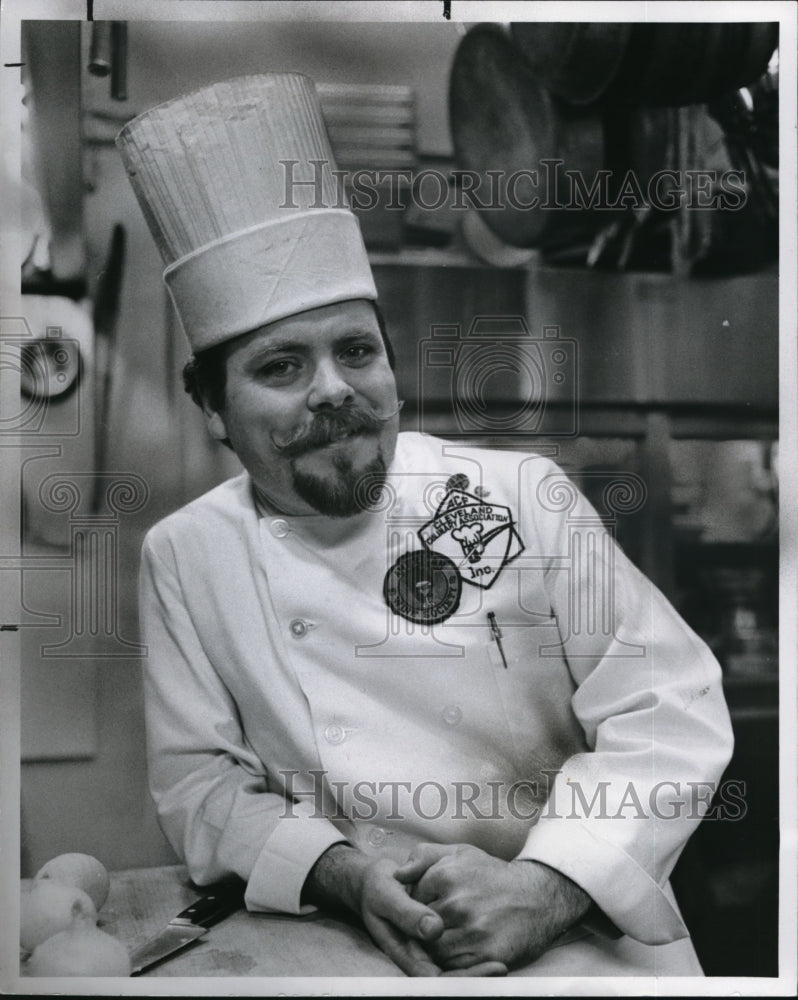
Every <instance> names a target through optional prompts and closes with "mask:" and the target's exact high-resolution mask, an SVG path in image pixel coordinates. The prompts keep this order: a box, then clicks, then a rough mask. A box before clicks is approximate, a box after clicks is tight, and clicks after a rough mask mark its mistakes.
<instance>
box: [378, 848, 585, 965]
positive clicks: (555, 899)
mask: <svg viewBox="0 0 798 1000" xmlns="http://www.w3.org/2000/svg"><path fill="white" fill-rule="evenodd" d="M388 864H390V863H388ZM391 868H392V872H391V873H390V881H391V882H393V883H394V886H395V884H396V882H398V883H400V884H401V885H402V886H404V887H405V889H404V892H406V893H407V894H409V899H408V897H407V895H405V900H406V902H404V903H403V904H402V905H401V906H400V907H399V908H398V910H401V911H402V913H403V914H404V915H406V916H407V917H408V918H409V917H410V915H411V913H412V920H410V919H408V920H405V919H400V920H399V921H397V920H396V918H395V914H397V912H398V910H397V909H396V908H395V904H396V902H397V895H396V890H395V889H391V888H389V887H388V886H387V884H386V881H385V876H386V875H389V873H388V872H387V870H385V869H383V870H382V872H381V877H380V878H373V879H372V880H371V884H369V882H368V880H367V883H366V884H365V885H364V887H363V888H364V894H363V896H362V900H363V904H364V905H363V916H364V920H365V922H366V926H367V927H368V929H369V931H370V932H371V934H372V936H373V937H374V939H375V940H376V941H377V943H378V944H379V945H380V946H381V947H382V948H383V950H384V951H386V952H387V953H388V954H389V955H390V957H391V958H393V960H394V961H395V962H396V963H397V964H398V965H399V967H400V968H401V969H402V970H403V971H404V972H406V973H407V974H408V975H416V976H417V975H422V976H424V975H425V976H430V975H440V974H443V975H460V976H462V975H466V976H487V975H503V974H506V972H507V971H508V969H509V968H512V967H514V966H520V965H524V964H527V963H529V962H531V961H534V959H536V958H537V957H538V956H539V955H541V954H542V953H543V952H544V951H545V950H546V949H547V948H548V947H549V945H550V944H552V942H553V941H554V940H555V939H556V938H557V937H559V935H560V934H562V933H563V932H564V931H565V930H566V929H567V928H568V927H570V926H571V925H572V924H573V923H575V922H576V921H577V920H579V919H580V917H582V916H583V915H584V914H585V913H586V912H587V909H588V908H589V906H590V898H589V897H588V896H587V894H586V893H585V892H584V891H583V890H582V889H580V888H579V886H577V885H576V884H575V883H574V882H572V881H571V880H570V879H568V878H567V877H566V876H564V875H562V874H561V873H560V872H558V871H556V870H554V869H553V868H549V867H548V866H547V865H544V864H540V863H538V862H535V861H509V862H508V861H502V860H500V859H498V858H494V857H492V856H491V855H489V854H487V853H485V852H484V851H482V850H480V849H479V848H477V847H471V846H469V845H442V844H421V845H419V847H418V848H417V849H416V851H415V854H414V856H413V857H412V858H411V859H410V860H409V861H407V862H406V863H405V864H404V865H402V866H400V867H395V866H393V865H391ZM375 874H376V873H375ZM403 895H404V893H403Z"/></svg>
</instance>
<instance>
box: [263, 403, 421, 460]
mask: <svg viewBox="0 0 798 1000" xmlns="http://www.w3.org/2000/svg"><path fill="white" fill-rule="evenodd" d="M403 405H404V403H403V401H402V400H400V401H399V403H398V405H397V407H396V409H395V410H393V412H391V413H387V414H382V413H378V412H377V411H376V410H374V409H373V408H372V407H370V406H364V405H362V404H361V405H358V406H345V407H341V409H339V410H322V411H320V412H319V413H317V414H316V415H315V416H314V418H313V421H312V423H311V424H310V425H309V426H307V427H298V428H297V429H296V430H295V431H294V432H293V433H292V434H290V435H288V436H287V437H284V438H278V437H275V436H274V435H272V444H273V445H274V447H275V448H276V449H277V451H279V452H280V454H281V455H284V456H285V457H286V458H297V457H298V456H299V455H303V454H304V453H305V452H307V451H313V449H314V448H323V447H324V446H325V445H328V444H333V443H334V442H335V441H342V440H343V439H344V438H347V437H350V436H351V435H353V434H373V435H376V434H379V432H380V431H381V430H382V426H383V424H385V423H387V422H388V421H389V420H391V419H393V417H395V416H396V414H397V413H398V412H399V411H400V410H401V408H402V406H403Z"/></svg>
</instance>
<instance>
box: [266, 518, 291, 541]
mask: <svg viewBox="0 0 798 1000" xmlns="http://www.w3.org/2000/svg"><path fill="white" fill-rule="evenodd" d="M269 529H270V530H271V533H272V534H273V535H274V537H275V538H285V536H286V535H287V534H288V532H289V531H290V530H291V529H290V528H289V527H288V522H287V521H284V520H283V519H282V518H281V517H278V518H275V520H274V521H272V523H271V524H270V525H269Z"/></svg>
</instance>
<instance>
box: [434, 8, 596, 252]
mask: <svg viewBox="0 0 798 1000" xmlns="http://www.w3.org/2000/svg"><path fill="white" fill-rule="evenodd" d="M449 118H450V124H451V130H452V138H453V142H454V150H455V160H456V163H457V166H458V167H459V168H460V169H462V170H465V171H469V172H473V173H474V174H475V175H476V176H477V178H478V180H479V185H478V187H477V188H476V190H475V191H474V194H475V196H476V197H477V198H479V201H480V204H479V205H477V206H476V207H479V209H480V212H481V214H482V217H483V220H484V221H485V223H486V224H487V225H488V226H489V227H490V228H491V229H492V230H493V231H494V232H495V233H496V235H497V236H499V237H500V238H501V239H502V240H503V241H504V242H505V243H509V244H511V245H513V246H518V247H531V246H542V245H544V244H545V243H546V242H547V241H548V240H550V239H554V240H556V241H557V242H560V241H562V240H563V239H564V238H566V235H565V234H566V233H567V232H569V231H571V230H579V229H582V230H584V229H585V227H593V228H595V226H596V225H597V223H596V221H595V220H594V219H593V218H592V213H591V212H587V211H584V212H580V211H573V210H569V209H568V208H567V207H566V206H567V205H568V202H569V197H570V191H569V186H568V177H567V176H566V174H565V172H566V171H571V172H577V173H578V174H579V176H580V179H581V180H582V181H583V182H584V183H585V184H587V185H588V186H590V185H591V184H592V183H593V181H594V179H595V177H596V173H597V171H599V170H600V169H601V168H602V167H603V159H604V138H603V131H602V126H601V121H600V119H599V118H598V116H596V115H594V114H585V113H577V112H574V111H573V109H569V108H567V107H566V106H564V105H563V104H562V103H561V102H558V101H556V100H555V99H554V98H553V97H552V96H551V95H550V94H549V93H548V92H547V91H546V90H545V88H544V87H543V86H541V84H540V82H539V81H538V79H537V78H536V76H535V74H534V73H533V72H532V70H531V68H530V66H529V64H528V62H527V60H526V58H525V57H524V55H523V54H522V53H521V52H520V50H519V49H518V48H517V46H516V45H515V44H514V42H513V41H512V39H511V37H510V36H509V34H508V33H507V32H506V31H505V30H504V29H503V28H501V27H499V26H498V25H495V24H480V25H477V26H476V27H474V28H473V29H472V30H471V31H469V32H468V34H467V35H466V36H465V37H464V38H463V39H462V41H461V43H460V45H459V47H458V49H457V52H456V53H455V58H454V64H453V66H452V72H451V78H450V83H449ZM604 221H606V220H604Z"/></svg>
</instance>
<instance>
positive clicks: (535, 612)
mask: <svg viewBox="0 0 798 1000" xmlns="http://www.w3.org/2000/svg"><path fill="white" fill-rule="evenodd" d="M371 499H374V497H372V498H371ZM378 500H379V502H378V504H377V506H376V507H374V508H372V509H370V510H368V511H364V512H363V513H360V514H357V515H355V516H353V517H349V518H343V519H335V518H328V517H324V516H321V515H319V516H315V515H314V516H303V517H287V516H283V515H276V514H269V513H267V512H263V511H261V510H259V509H258V507H257V506H256V503H255V501H254V498H253V494H252V485H251V480H250V479H249V477H248V476H247V475H246V474H242V475H240V476H238V477H236V478H234V479H232V480H229V481H228V482H226V483H224V484H222V485H221V486H219V487H217V488H216V489H214V490H212V491H211V492H210V493H207V494H206V495H205V496H203V497H200V498H199V499H198V500H196V501H194V502H192V503H190V504H188V505H187V506H186V507H184V508H182V509H181V510H179V511H177V512H176V513H174V514H172V515H170V516H169V517H167V518H166V519H164V520H163V521H161V522H160V523H159V524H157V525H156V526H155V527H154V528H153V529H152V530H151V531H150V533H149V534H148V536H147V538H146V541H145V544H144V550H143V562H142V574H141V613H142V622H143V628H144V634H145V640H146V643H147V647H148V654H147V657H146V661H145V662H146V669H145V691H146V712H147V733H148V745H149V769H150V782H151V788H152V792H153V795H154V798H155V800H156V803H157V808H158V815H159V819H160V822H161V825H162V827H163V830H164V831H165V833H166V835H167V837H168V838H169V840H170V842H171V843H172V845H173V846H174V848H175V850H176V851H177V852H178V854H179V855H180V856H181V857H183V858H184V859H185V861H186V863H187V865H188V868H189V871H190V874H191V876H192V878H193V879H194V881H195V882H197V883H199V884H205V883H209V882H212V881H215V880H217V879H220V878H222V877H224V876H228V875H230V874H231V873H235V874H237V875H239V876H240V877H242V878H243V879H244V880H246V882H247V891H246V902H247V905H248V907H249V908H250V909H251V910H270V911H279V912H284V913H289V914H291V913H292V914H297V913H300V912H304V911H303V909H302V907H301V906H300V893H301V889H302V885H303V882H304V880H305V878H306V876H307V874H308V872H309V870H310V868H311V867H312V865H313V864H314V862H315V861H316V860H317V859H318V857H319V856H320V855H321V854H322V853H323V852H324V851H325V850H326V849H327V848H328V847H329V846H330V845H332V844H333V843H336V842H339V841H348V842H350V843H351V844H353V845H356V846H357V847H359V848H360V849H362V850H363V851H365V852H367V853H368V854H370V855H379V854H387V855H390V856H392V857H394V858H396V859H397V860H404V859H406V858H407V856H408V855H409V853H410V852H411V850H412V847H413V845H414V844H416V843H418V842H419V841H439V842H456V843H471V844H474V845H476V846H478V847H480V848H482V849H484V850H486V851H488V852H490V853H491V854H493V855H496V856H498V857H502V858H505V859H511V858H522V859H533V860H537V861H540V862H544V863H545V864H547V865H550V866H551V867H553V868H556V869H558V870H559V871H561V872H563V873H565V874H566V875H568V876H569V877H570V878H572V879H573V880H574V881H575V882H577V883H578V884H579V885H581V886H582V887H583V888H584V889H585V890H586V891H587V893H589V895H590V896H591V897H592V899H593V900H594V902H595V903H596V904H597V907H598V908H599V910H600V911H601V912H602V913H603V914H604V915H606V917H608V918H609V920H610V921H611V922H612V923H613V924H614V925H615V927H616V928H617V929H618V930H619V931H620V932H622V934H623V935H626V936H627V937H624V938H621V940H620V944H618V943H617V942H612V941H610V939H609V938H607V939H606V940H605V941H604V944H601V941H600V942H599V944H600V946H601V947H605V946H606V948H607V949H611V948H616V950H617V949H618V948H620V949H623V948H624V947H626V948H628V947H629V942H630V941H631V942H632V944H633V945H635V944H637V945H639V947H638V950H637V952H634V957H633V959H632V965H634V963H635V962H639V964H640V965H641V966H644V965H646V959H645V958H643V957H642V956H644V955H645V954H647V953H652V954H653V953H661V954H666V951H664V950H663V949H662V948H648V949H646V948H645V946H647V945H648V946H657V945H668V944H669V942H679V943H680V944H684V945H686V946H687V948H688V951H684V949H683V950H682V952H681V954H682V955H683V956H684V955H688V956H693V958H692V962H693V964H692V965H690V964H689V960H686V961H687V963H688V964H687V965H686V966H684V971H688V972H689V971H697V966H695V962H694V955H693V953H692V949H691V947H690V945H689V940H686V939H687V930H686V928H685V926H684V924H683V922H682V919H681V917H680V915H679V912H678V909H677V907H676V905H675V902H674V899H673V895H672V893H671V892H670V888H669V886H668V883H667V880H668V877H669V874H670V872H671V870H672V868H673V866H674V864H675V862H676V860H677V858H678V856H679V853H680V851H681V849H682V847H683V846H684V844H685V842H686V840H687V838H688V837H689V836H690V834H691V833H692V832H693V830H694V829H695V827H696V826H697V824H698V822H699V821H700V819H701V816H702V815H703V813H704V812H705V810H706V808H707V805H708V801H709V798H710V797H711V794H712V790H713V788H715V786H716V783H717V782H718V780H719V779H720V777H721V774H722V772H723V769H724V767H725V765H726V764H727V763H728V760H729V757H730V754H731V747H732V736H731V728H730V723H729V717H728V712H727V709H726V705H725V702H724V699H723V694H722V688H721V674H720V669H719V667H718V664H717V662H716V661H715V659H714V658H713V656H712V655H711V653H710V652H709V650H708V649H707V647H706V646H705V645H704V643H703V642H702V641H701V640H700V639H699V638H698V637H697V636H696V635H695V634H694V633H693V632H692V631H691V630H690V629H689V628H688V627H687V625H686V624H685V623H684V622H683V621H682V620H681V618H680V617H679V616H678V615H677V613H676V612H675V611H674V609H673V608H672V607H671V605H670V604H669V603H668V602H667V600H666V599H665V598H664V597H663V595H662V594H661V593H660V592H659V591H658V590H657V589H656V588H655V587H654V586H653V585H652V584H651V583H650V582H649V581H648V580H647V579H646V578H645V577H644V576H643V575H642V574H641V573H640V572H639V571H638V570H637V569H636V568H635V567H634V566H633V565H632V564H631V563H630V562H629V560H628V559H627V558H626V557H625V556H624V555H623V553H622V551H621V550H620V549H619V548H618V546H617V545H616V544H615V543H614V541H613V540H612V537H611V533H608V532H607V531H606V529H605V527H604V526H603V525H602V524H601V522H600V519H599V517H598V515H597V514H596V512H595V511H594V509H593V508H592V507H591V506H590V505H589V504H588V502H587V501H586V500H585V499H584V497H583V496H581V494H579V493H578V492H577V491H576V490H575V489H574V487H573V486H572V485H571V484H570V482H569V481H568V480H567V478H566V477H565V476H564V474H563V473H562V472H561V471H560V470H559V469H558V467H557V466H556V465H554V464H553V463H552V462H551V461H550V460H548V459H546V458H543V457H540V456H538V455H533V454H524V453H519V452H513V451H499V450H495V451H489V450H482V449H474V448H468V447H462V446H459V445H453V444H451V443H449V442H445V441H442V440H440V439H437V438H433V437H428V436H425V435H420V434H415V433H405V434H400V435H399V439H398V444H397V452H396V457H395V460H394V462H393V464H392V466H391V469H390V474H389V477H388V481H387V484H386V487H385V488H384V489H383V491H382V493H381V494H380V496H379V498H378ZM491 532H492V534H491ZM425 549H427V550H429V549H432V550H433V552H435V553H437V554H438V555H436V556H435V557H434V558H435V560H436V561H435V566H436V567H437V570H436V572H435V574H434V579H433V578H432V577H431V578H430V579H429V580H424V579H422V580H420V581H419V580H417V579H416V578H415V577H413V574H412V573H410V575H409V576H408V574H407V573H406V572H405V570H406V569H407V562H408V560H403V559H402V556H403V555H404V554H405V553H408V552H414V551H424V550H425ZM411 562H412V558H411ZM441 566H443V567H444V570H443V571H441V569H440V567H441ZM422 576H423V574H422ZM487 584H489V585H487ZM408 609H409V611H408ZM406 613H407V614H409V615H410V617H415V618H417V619H419V621H411V620H409V618H408V617H406V616H405V614H406ZM447 616H448V617H447ZM437 618H441V619H442V620H440V621H437V620H436V619H437ZM497 633H498V635H497ZM574 936H575V935H573V934H572V935H571V937H574ZM624 942H626V943H624ZM582 947H584V945H582ZM674 947H675V946H673V945H671V946H670V949H671V952H670V953H673V949H674ZM562 950H563V952H564V951H565V950H566V949H565V948H563V949H562ZM593 957H595V956H593ZM545 958H546V956H544V960H545ZM544 960H541V962H543V964H544V966H545V962H544ZM621 964H622V963H621ZM677 965H678V963H677ZM654 966H656V968H657V969H658V970H659V971H660V972H661V971H663V969H664V968H665V966H663V965H662V964H661V963H660V965H657V963H656V961H655V962H654ZM654 966H651V963H649V966H648V968H649V971H650V968H653V967H654ZM629 968H631V966H629ZM569 971H572V968H571V967H569ZM592 971H593V972H594V973H595V972H596V971H600V970H592ZM627 971H628V968H627Z"/></svg>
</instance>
